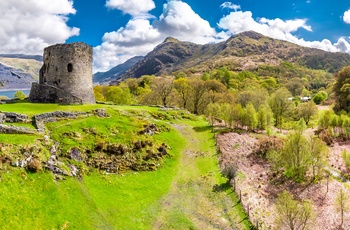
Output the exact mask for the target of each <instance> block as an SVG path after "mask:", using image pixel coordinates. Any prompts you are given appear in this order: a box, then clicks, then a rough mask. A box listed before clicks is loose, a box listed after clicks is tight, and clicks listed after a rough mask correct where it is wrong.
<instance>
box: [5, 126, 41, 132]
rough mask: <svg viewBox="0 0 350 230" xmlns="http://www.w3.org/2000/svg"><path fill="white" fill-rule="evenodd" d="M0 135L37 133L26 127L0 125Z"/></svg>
mask: <svg viewBox="0 0 350 230" xmlns="http://www.w3.org/2000/svg"><path fill="white" fill-rule="evenodd" d="M0 133H2V134H35V133H37V131H36V130H34V129H30V128H26V127H18V126H13V125H0Z"/></svg>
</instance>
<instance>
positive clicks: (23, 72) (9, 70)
mask: <svg viewBox="0 0 350 230" xmlns="http://www.w3.org/2000/svg"><path fill="white" fill-rule="evenodd" d="M41 66H42V56H38V55H37V56H30V55H21V54H11V55H8V54H0V85H1V89H25V88H30V87H31V83H32V82H33V81H37V80H38V79H39V70H40V68H41Z"/></svg>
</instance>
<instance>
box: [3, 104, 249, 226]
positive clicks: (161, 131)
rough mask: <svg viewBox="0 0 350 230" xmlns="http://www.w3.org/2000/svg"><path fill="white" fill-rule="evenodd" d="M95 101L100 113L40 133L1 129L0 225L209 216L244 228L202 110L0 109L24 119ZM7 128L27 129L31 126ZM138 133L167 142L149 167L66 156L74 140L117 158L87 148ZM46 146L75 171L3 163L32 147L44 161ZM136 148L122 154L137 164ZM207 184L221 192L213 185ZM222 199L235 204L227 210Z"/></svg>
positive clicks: (168, 222) (203, 220)
mask: <svg viewBox="0 0 350 230" xmlns="http://www.w3.org/2000/svg"><path fill="white" fill-rule="evenodd" d="M102 108H103V109H106V111H107V112H108V114H109V117H98V116H88V117H80V118H77V119H63V120H59V121H56V122H50V123H47V125H46V127H47V132H46V134H33V135H27V134H22V135H14V134H12V135H9V134H0V143H1V152H0V159H1V161H0V200H1V206H0V219H1V220H2V221H1V223H0V228H1V229H11V228H12V229H169V228H176V229H188V228H201V229H208V228H212V227H213V225H212V223H216V224H218V225H219V226H221V227H224V228H232V227H233V228H239V229H248V228H249V226H250V224H249V222H247V220H245V219H246V216H245V214H244V212H243V211H242V208H241V207H240V206H239V205H234V204H235V203H237V201H238V200H237V197H235V196H234V195H233V194H232V193H231V190H230V189H229V187H225V186H224V185H226V180H225V179H224V178H222V177H221V175H220V174H219V170H218V159H217V157H216V155H215V153H216V152H215V145H214V139H213V133H211V132H210V128H209V127H208V126H207V123H206V121H204V120H203V118H201V117H195V116H193V115H190V114H188V113H186V112H184V111H181V110H169V111H162V110H159V108H156V107H135V106H112V105H83V106H59V105H52V104H31V103H17V104H3V105H0V110H1V111H7V112H17V113H24V114H27V115H28V116H29V118H32V117H33V116H34V115H36V114H42V113H47V112H52V111H57V110H60V111H70V112H72V111H76V112H79V111H90V110H93V109H102ZM150 123H152V124H155V125H156V126H157V128H158V129H157V132H156V133H155V134H153V135H148V134H140V130H142V129H143V128H144V127H145V126H146V125H148V124H150ZM14 125H18V126H26V127H28V128H31V129H34V127H33V126H31V124H30V123H29V124H21V123H19V124H14ZM92 128H94V129H92ZM72 134H74V135H73V136H72ZM44 135H45V136H44ZM140 139H142V140H144V141H145V140H148V141H150V142H152V143H153V145H154V146H156V147H158V146H159V145H160V144H162V143H165V144H166V146H167V152H168V155H167V156H166V157H165V158H163V159H160V160H159V161H157V168H156V170H153V171H133V170H121V171H119V172H118V173H117V174H110V173H107V171H106V170H102V169H101V168H96V167H92V166H89V165H88V164H86V161H85V160H84V161H83V162H78V161H77V160H75V159H71V158H69V157H67V152H69V150H70V149H72V148H73V147H75V148H78V149H79V150H80V151H81V153H82V155H84V154H86V155H87V156H88V157H89V158H94V157H96V156H102V158H103V159H105V160H110V159H112V158H115V157H117V156H111V157H112V158H109V157H110V156H109V155H108V154H105V153H104V152H101V151H100V152H99V151H98V150H96V149H94V148H92V147H94V146H95V145H96V143H100V142H104V143H106V144H108V143H118V144H123V145H125V146H126V147H127V148H131V147H132V146H133V144H134V143H135V141H136V140H140ZM190 142H191V143H190ZM193 143H196V144H195V145H193ZM53 145H55V146H56V147H57V152H56V156H57V159H58V160H59V161H60V162H61V163H60V164H58V166H59V167H61V168H63V169H65V168H67V165H69V164H72V165H76V166H77V167H78V168H79V170H80V172H81V176H78V177H72V176H59V177H57V176H54V175H53V173H52V172H50V171H49V170H47V169H45V167H42V170H39V172H36V173H33V172H31V171H30V170H28V169H25V168H19V167H11V166H10V164H9V161H11V162H13V161H16V160H17V159H18V158H21V157H23V156H24V155H25V154H27V152H28V151H32V152H33V155H34V157H36V158H38V159H40V162H41V164H42V165H44V162H45V161H47V159H48V158H50V155H51V153H50V151H52V146H53ZM88 151H93V152H88ZM142 154H143V153H142V152H134V153H133V152H128V153H127V154H124V155H123V156H124V157H125V159H129V158H127V156H129V155H133V156H134V157H135V158H136V159H138V160H140V161H141V160H142V159H141V158H139V157H140V156H142ZM94 159H96V158H94ZM67 170H68V169H67ZM222 185H223V186H222ZM215 186H219V187H221V189H220V190H217V191H216V190H214V189H213V188H214V187H215ZM189 201H192V202H189ZM224 201H225V202H224ZM193 202H194V203H195V205H193V204H194V203H193ZM227 204H230V207H234V208H230V209H229V210H227V206H226V205H227ZM242 220H243V221H242Z"/></svg>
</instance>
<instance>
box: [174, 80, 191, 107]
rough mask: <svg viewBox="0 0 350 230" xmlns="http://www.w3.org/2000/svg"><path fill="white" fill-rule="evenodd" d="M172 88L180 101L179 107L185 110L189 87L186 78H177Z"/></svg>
mask: <svg viewBox="0 0 350 230" xmlns="http://www.w3.org/2000/svg"><path fill="white" fill-rule="evenodd" d="M174 88H175V89H176V91H177V93H178V94H179V96H180V99H181V102H182V103H181V106H182V108H184V109H187V106H188V105H187V102H188V100H189V95H190V86H189V83H188V79H187V78H179V79H176V80H175V81H174Z"/></svg>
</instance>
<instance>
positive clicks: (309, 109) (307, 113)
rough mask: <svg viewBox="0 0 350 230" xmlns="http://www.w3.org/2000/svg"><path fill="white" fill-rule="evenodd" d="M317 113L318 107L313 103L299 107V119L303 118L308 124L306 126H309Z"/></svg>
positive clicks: (302, 104)
mask: <svg viewBox="0 0 350 230" xmlns="http://www.w3.org/2000/svg"><path fill="white" fill-rule="evenodd" d="M317 111H318V109H317V106H316V104H315V103H314V102H313V101H309V102H306V103H301V104H299V106H298V107H297V115H298V118H303V119H304V121H305V122H306V125H308V124H309V122H310V119H311V117H312V116H314V115H315V114H316V113H317Z"/></svg>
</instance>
